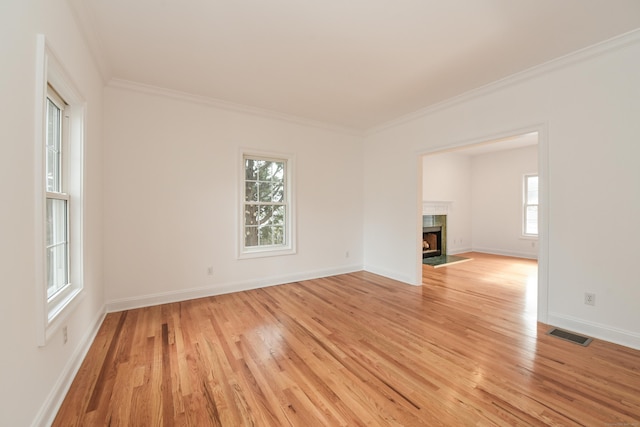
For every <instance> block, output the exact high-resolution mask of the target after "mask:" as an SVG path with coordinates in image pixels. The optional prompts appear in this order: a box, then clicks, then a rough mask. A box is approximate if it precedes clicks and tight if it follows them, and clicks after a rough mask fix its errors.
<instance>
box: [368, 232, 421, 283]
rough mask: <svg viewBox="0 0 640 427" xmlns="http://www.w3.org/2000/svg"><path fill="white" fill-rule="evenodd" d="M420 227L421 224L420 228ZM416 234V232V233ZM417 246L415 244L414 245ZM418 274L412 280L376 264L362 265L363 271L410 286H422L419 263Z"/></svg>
mask: <svg viewBox="0 0 640 427" xmlns="http://www.w3.org/2000/svg"><path fill="white" fill-rule="evenodd" d="M420 229H422V226H421V228H420ZM416 235H417V234H416ZM416 247H417V246H416ZM416 253H417V254H419V255H420V259H422V254H421V253H420V252H419V251H418V250H417V249H416ZM420 269H421V270H420V275H419V276H418V279H417V280H416V281H414V279H413V278H412V277H409V276H408V275H406V274H403V273H399V272H397V271H391V270H387V269H384V268H379V267H376V266H370V265H365V266H364V267H363V270H364V271H367V272H369V273H373V274H377V275H378V276H383V277H387V278H389V279H392V280H395V281H397V282H402V283H404V284H406V285H410V286H422V264H421V265H420Z"/></svg>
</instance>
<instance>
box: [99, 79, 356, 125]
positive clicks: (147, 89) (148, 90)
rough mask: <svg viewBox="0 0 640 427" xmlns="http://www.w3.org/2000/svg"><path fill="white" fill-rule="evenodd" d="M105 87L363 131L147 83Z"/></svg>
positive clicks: (114, 83) (120, 81)
mask: <svg viewBox="0 0 640 427" xmlns="http://www.w3.org/2000/svg"><path fill="white" fill-rule="evenodd" d="M107 87H110V88H114V89H123V90H128V91H133V92H139V93H144V94H147V95H155V96H161V97H166V98H171V99H175V100H179V101H185V102H190V103H194V104H200V105H205V106H208V107H212V108H218V109H221V110H227V111H233V112H236V113H243V114H249V115H253V116H258V117H262V118H267V119H271V120H279V121H284V122H288V123H293V124H296V125H301V126H306V127H314V128H319V129H323V130H328V131H331V132H336V133H341V134H346V135H349V136H357V137H363V136H364V132H363V131H359V130H356V129H353V128H348V127H343V126H337V125H332V124H329V123H325V122H321V121H316V120H312V119H307V118H304V117H299V116H294V115H291V114H286V113H280V112H277V111H273V110H268V109H264V108H258V107H252V106H249V105H244V104H237V103H234V102H230V101H224V100H221V99H216V98H211V97H208V96H202V95H195V94H192V93H187V92H182V91H178V90H173V89H166V88H162V87H158V86H153V85H148V84H144V83H138V82H133V81H130V80H123V79H111V80H109V83H108V84H107Z"/></svg>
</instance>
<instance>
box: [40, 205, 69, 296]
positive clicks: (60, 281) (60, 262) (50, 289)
mask: <svg viewBox="0 0 640 427" xmlns="http://www.w3.org/2000/svg"><path fill="white" fill-rule="evenodd" d="M46 220H47V224H46V251H47V297H50V296H51V295H53V294H54V293H55V292H56V291H57V290H59V289H61V288H62V287H63V286H64V285H66V284H67V283H69V272H68V269H69V260H68V258H69V243H68V241H67V236H68V233H67V201H66V200H57V199H47V217H46Z"/></svg>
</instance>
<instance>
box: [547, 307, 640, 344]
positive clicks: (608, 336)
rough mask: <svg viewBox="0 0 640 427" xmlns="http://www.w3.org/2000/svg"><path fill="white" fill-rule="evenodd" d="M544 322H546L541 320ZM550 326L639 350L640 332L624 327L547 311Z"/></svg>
mask: <svg viewBox="0 0 640 427" xmlns="http://www.w3.org/2000/svg"><path fill="white" fill-rule="evenodd" d="M543 323H546V322H543ZM547 324H548V325H550V326H555V327H558V328H563V329H568V330H570V331H573V332H577V333H580V334H584V335H587V336H590V337H593V338H597V339H601V340H604V341H608V342H612V343H614V344H619V345H623V346H625V347H630V348H633V349H636V350H640V334H638V333H635V332H631V331H627V330H624V329H618V328H612V327H611V326H607V325H602V324H600V323H596V322H589V321H586V320H583V319H578V318H577V317H572V316H566V315H563V314H558V313H549V321H548V323H547Z"/></svg>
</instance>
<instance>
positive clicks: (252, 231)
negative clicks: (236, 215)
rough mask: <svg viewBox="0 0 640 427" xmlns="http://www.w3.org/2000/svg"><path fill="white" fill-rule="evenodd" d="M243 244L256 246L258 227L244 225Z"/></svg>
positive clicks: (248, 246)
mask: <svg viewBox="0 0 640 427" xmlns="http://www.w3.org/2000/svg"><path fill="white" fill-rule="evenodd" d="M244 245H245V246H246V247H247V248H250V247H255V246H258V227H256V226H251V227H245V235H244Z"/></svg>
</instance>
